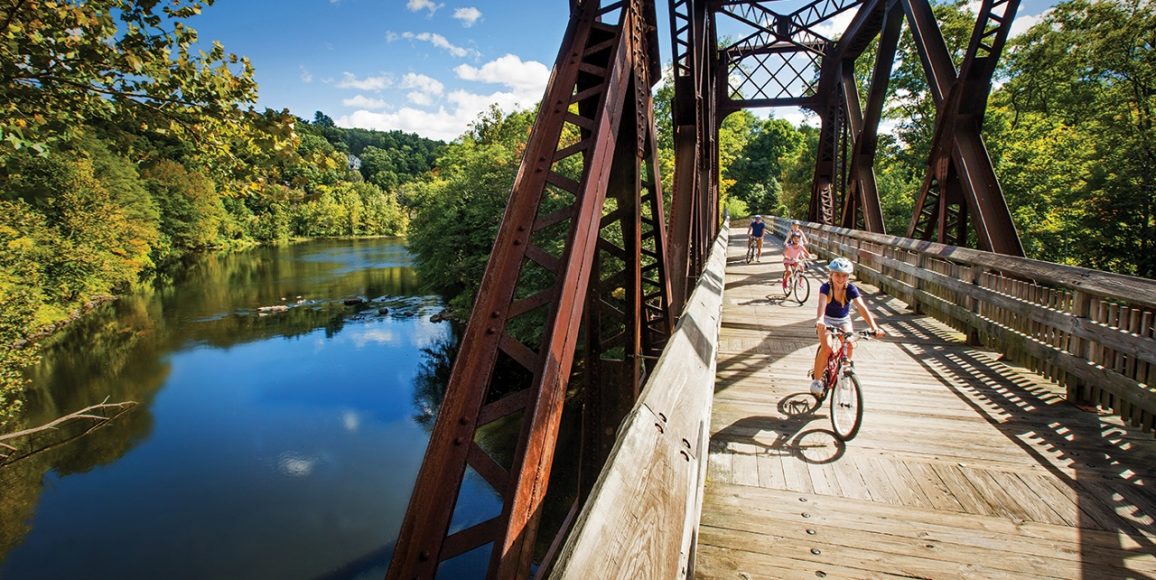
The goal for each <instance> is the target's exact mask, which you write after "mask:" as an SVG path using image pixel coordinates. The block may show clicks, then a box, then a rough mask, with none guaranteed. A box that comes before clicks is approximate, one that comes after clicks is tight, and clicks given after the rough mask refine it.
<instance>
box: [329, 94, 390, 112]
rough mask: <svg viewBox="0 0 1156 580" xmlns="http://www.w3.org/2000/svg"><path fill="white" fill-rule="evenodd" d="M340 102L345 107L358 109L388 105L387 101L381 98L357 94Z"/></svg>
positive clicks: (386, 106)
mask: <svg viewBox="0 0 1156 580" xmlns="http://www.w3.org/2000/svg"><path fill="white" fill-rule="evenodd" d="M341 104H342V105H345V106H346V107H356V108H358V109H370V110H373V109H385V108H388V107H389V103H387V102H385V101H383V100H381V99H371V98H369V97H366V96H364V95H357V96H355V97H352V98H349V99H342V100H341Z"/></svg>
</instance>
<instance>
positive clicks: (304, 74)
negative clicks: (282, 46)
mask: <svg viewBox="0 0 1156 580" xmlns="http://www.w3.org/2000/svg"><path fill="white" fill-rule="evenodd" d="M300 68H301V82H303V83H305V84H309V83H311V82H313V73H311V72H309V69H307V68H305V65H302V66H301V67H300Z"/></svg>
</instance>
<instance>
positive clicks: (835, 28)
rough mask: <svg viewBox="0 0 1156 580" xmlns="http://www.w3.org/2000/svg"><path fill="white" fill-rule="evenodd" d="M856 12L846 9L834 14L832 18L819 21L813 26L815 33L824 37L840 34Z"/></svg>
mask: <svg viewBox="0 0 1156 580" xmlns="http://www.w3.org/2000/svg"><path fill="white" fill-rule="evenodd" d="M855 14H856V12H855V11H854V10H846V11H843V12H840V13H838V14H836V15H835V17H834V18H831V19H830V20H827V21H824V22H822V23H820V24H819V25H818V26H816V27H815V28H814V30H815V33H816V34H819V35H822V36H824V37H826V38H830V39H834V38H836V37H838V36H840V35H842V34H843V33H844V32H845V31H846V30H847V27H848V26H849V25H850V24H851V21H852V20H854V18H855Z"/></svg>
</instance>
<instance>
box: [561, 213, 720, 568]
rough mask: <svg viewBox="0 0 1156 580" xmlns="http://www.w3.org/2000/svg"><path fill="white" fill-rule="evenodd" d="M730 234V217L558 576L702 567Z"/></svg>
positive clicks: (578, 524) (630, 417)
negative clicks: (697, 556)
mask: <svg viewBox="0 0 1156 580" xmlns="http://www.w3.org/2000/svg"><path fill="white" fill-rule="evenodd" d="M727 243H728V226H727V225H726V224H724V225H723V227H722V229H721V231H720V232H719V235H718V238H716V239H715V243H714V246H713V247H712V249H711V254H710V258H709V259H708V261H707V264H706V268H705V269H704V272H703V274H702V276H701V277H700V278H699V281H698V286H697V287H696V288H695V290H694V293H693V294H691V297H690V301H689V302H688V303H687V306H686V309H685V310H684V311H683V314H682V317H681V318H680V319H679V321H678V325H677V326H676V328H675V332H674V334H673V335H672V336H671V338H670V341H669V342H668V343H667V346H666V349H665V350H664V351H663V353H662V357H661V358H660V359H659V360H658V363H657V364H656V366H655V368H654V371H653V372H652V373H651V375H650V378H649V379H648V380H647V382H646V386H645V387H644V389H643V391H642V394H641V396H640V397H639V400H638V403H636V404H635V406H634V409H633V410H631V412H630V414H629V415H627V417H626V419H624V420H623V423H622V425H621V426H620V427H619V430H618V437H617V441H616V442H615V444H614V449H613V450H612V451H611V453H610V458H609V459H608V460H607V462H606V466H605V467H604V468H603V470H602V473H601V474H600V475H599V477H598V482H597V483H596V484H595V486H594V488H593V490H592V491H591V495H590V497H589V498H588V499H587V500H586V502H585V505H584V506H583V507H582V512H581V513H580V515H579V516H578V520H577V521H576V523H575V524H574V529H573V530H572V531H571V532H570V535H569V537H568V538H567V541H566V544H565V546H564V547H563V549H562V552H561V554H560V555H559V556H558V560H557V562H556V563H555V565H554V569H553V571H552V572H551V574H550V577H551V578H574V579H581V580H585V579H587V578H631V579H634V578H655V579H662V580H670V579H675V578H686V577H688V576H691V575H692V574H693V570H692V568H693V565H694V546H695V543H696V539H697V534H698V520H699V515H700V513H701V511H702V493H703V484H704V483H705V480H706V464H707V449H708V439H709V437H710V413H711V402H712V400H713V398H714V380H715V355H716V354H717V352H718V334H719V326H720V324H721V323H722V294H723V284H724V272H725V270H726V251H727Z"/></svg>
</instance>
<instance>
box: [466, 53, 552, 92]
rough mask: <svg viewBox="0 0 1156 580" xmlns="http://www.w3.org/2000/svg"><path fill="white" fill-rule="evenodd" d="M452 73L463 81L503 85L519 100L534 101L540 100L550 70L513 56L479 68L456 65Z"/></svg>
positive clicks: (506, 56)
mask: <svg viewBox="0 0 1156 580" xmlns="http://www.w3.org/2000/svg"><path fill="white" fill-rule="evenodd" d="M454 72H455V73H457V75H458V78H460V79H463V80H467V81H478V82H483V83H492V84H501V85H505V86H507V87H509V88H510V89H512V90H513V91H514V92H515V93H516V94H517V96H518V97H519V98H520V99H534V101H537V100H538V99H541V98H542V93H543V91H544V90H545V88H546V83H547V82H548V81H549V80H550V69H549V68H548V67H547V66H546V65H544V64H542V63H540V62H537V61H533V60H530V61H523V60H522V59H521V58H518V57H517V56H516V55H513V54H507V55H505V56H502V57H499V58H497V59H494V60H491V61H490V62H487V63H486V64H483V65H482V66H481V67H473V66H470V65H468V64H462V65H458V66H457V67H455V68H454Z"/></svg>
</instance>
